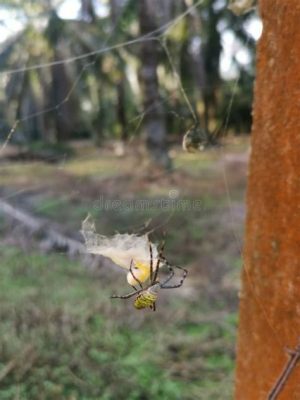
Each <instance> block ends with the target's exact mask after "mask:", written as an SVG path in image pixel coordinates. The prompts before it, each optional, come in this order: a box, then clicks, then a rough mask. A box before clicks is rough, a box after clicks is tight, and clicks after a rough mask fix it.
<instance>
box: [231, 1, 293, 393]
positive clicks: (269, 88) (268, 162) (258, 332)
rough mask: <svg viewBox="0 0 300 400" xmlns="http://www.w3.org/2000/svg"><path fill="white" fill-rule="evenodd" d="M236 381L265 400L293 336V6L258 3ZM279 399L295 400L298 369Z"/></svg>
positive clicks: (238, 389)
mask: <svg viewBox="0 0 300 400" xmlns="http://www.w3.org/2000/svg"><path fill="white" fill-rule="evenodd" d="M260 12H261V16H262V19H263V24H264V30H263V35H262V38H261V40H260V43H259V46H258V61H257V80H256V87H255V102H254V123H253V130H252V131H253V132H252V154H251V161H250V175H249V183H248V197H247V201H248V215H247V226H246V245H245V253H244V265H245V267H244V273H243V288H242V292H241V303H240V326H239V338H238V359H237V375H236V396H235V398H236V399H238V400H259V399H267V395H268V392H269V391H270V389H271V388H272V386H273V385H274V383H275V382H276V380H277V378H278V377H279V375H280V373H281V372H282V369H283V367H284V365H285V364H286V362H287V359H288V358H287V354H286V352H285V348H284V346H287V347H290V348H294V347H295V346H296V344H297V342H298V338H299V335H300V257H299V255H300V178H299V176H300V175H299V171H300V151H299V150H300V117H299V116H300V23H299V21H300V2H299V0H290V1H289V2H284V1H282V0H261V1H260ZM278 398H279V399H286V400H293V399H294V400H296V399H300V367H299V366H298V367H297V368H295V369H294V371H293V373H292V374H291V376H290V378H289V379H288V381H287V384H286V385H285V387H284V389H283V391H282V393H281V394H280V395H279V397H278Z"/></svg>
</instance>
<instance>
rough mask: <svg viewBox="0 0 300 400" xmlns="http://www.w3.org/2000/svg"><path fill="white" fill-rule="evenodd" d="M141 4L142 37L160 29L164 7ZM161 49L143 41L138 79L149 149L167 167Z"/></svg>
mask: <svg viewBox="0 0 300 400" xmlns="http://www.w3.org/2000/svg"><path fill="white" fill-rule="evenodd" d="M138 4H139V22H140V32H141V35H146V34H147V33H149V32H153V31H154V30H155V29H157V28H158V20H159V17H161V15H159V14H160V11H161V10H160V7H161V5H160V2H159V1H158V0H140V1H139V3H138ZM158 46H159V44H158V42H157V41H154V40H153V41H144V42H142V44H141V55H140V61H141V68H140V71H139V78H140V82H141V85H142V93H143V102H144V110H145V117H144V130H145V133H146V141H147V148H148V150H149V152H150V155H151V156H152V158H153V160H154V162H155V163H156V164H157V165H159V166H162V167H164V168H168V167H169V166H170V159H169V157H168V153H167V146H166V121H165V114H164V109H163V106H162V101H161V98H160V95H159V84H158V77H157V66H158Z"/></svg>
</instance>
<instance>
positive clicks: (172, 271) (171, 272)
mask: <svg viewBox="0 0 300 400" xmlns="http://www.w3.org/2000/svg"><path fill="white" fill-rule="evenodd" d="M168 268H169V271H170V274H169V275H168V276H167V278H166V280H165V281H164V282H162V283H161V284H160V287H163V286H164V285H165V284H166V283H168V282H169V281H170V280H171V279H172V278H173V276H174V275H175V272H174V269H173V268H172V267H170V266H168Z"/></svg>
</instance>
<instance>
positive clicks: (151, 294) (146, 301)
mask: <svg viewBox="0 0 300 400" xmlns="http://www.w3.org/2000/svg"><path fill="white" fill-rule="evenodd" d="M158 288H159V285H158V284H155V285H153V286H150V287H149V288H148V289H145V290H143V291H142V292H141V293H140V294H139V295H138V296H137V298H136V299H135V302H134V307H135V308H137V309H138V310H141V309H143V308H147V307H150V308H152V307H153V306H154V303H155V302H156V300H157V290H158Z"/></svg>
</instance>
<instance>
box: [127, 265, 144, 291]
mask: <svg viewBox="0 0 300 400" xmlns="http://www.w3.org/2000/svg"><path fill="white" fill-rule="evenodd" d="M132 264H133V260H131V262H130V267H129V272H130V273H131V275H132V277H133V279H134V280H135V281H136V282H137V283H138V284H139V285H140V288H141V289H143V285H142V283H141V281H140V280H139V279H138V278H137V277H136V276H135V275H134V273H133V270H132ZM132 287H133V289H134V290H136V288H135V287H134V286H132Z"/></svg>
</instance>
